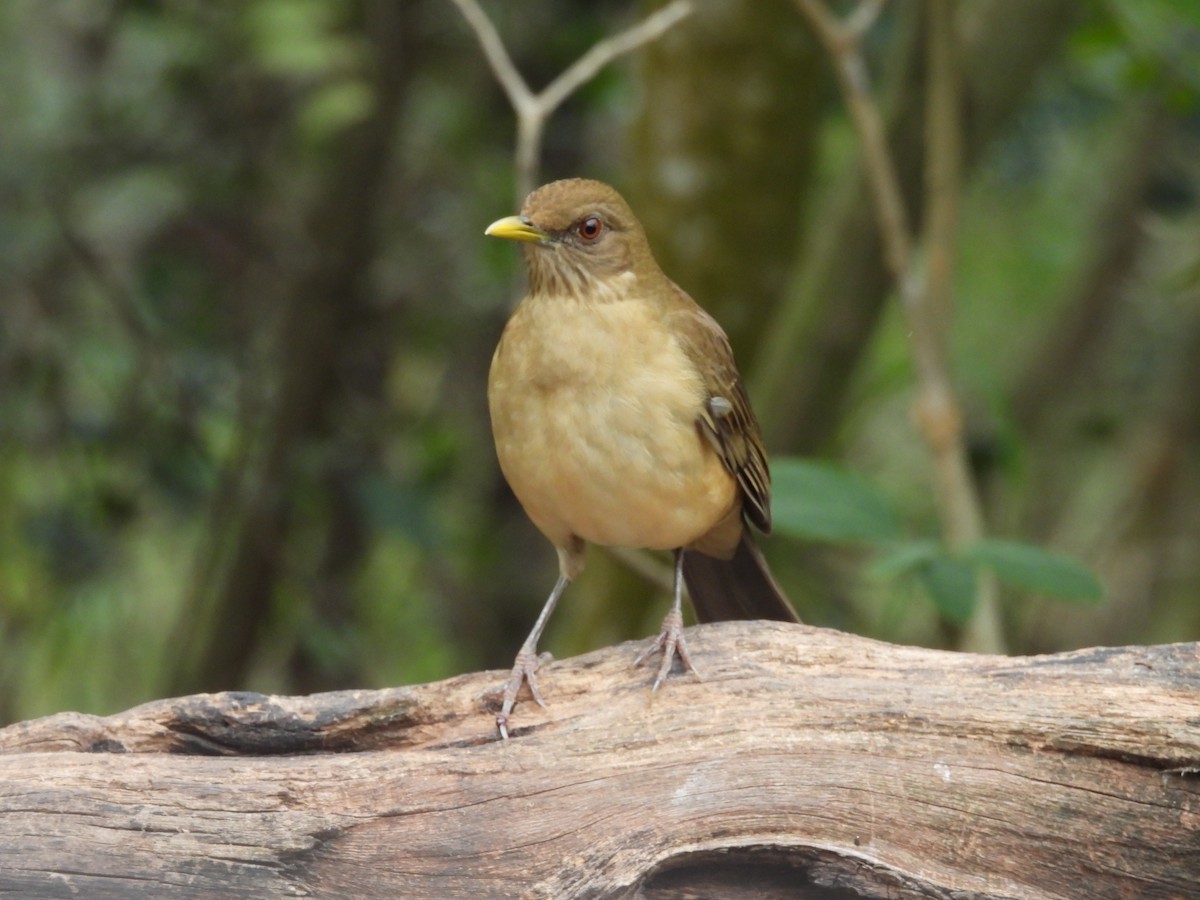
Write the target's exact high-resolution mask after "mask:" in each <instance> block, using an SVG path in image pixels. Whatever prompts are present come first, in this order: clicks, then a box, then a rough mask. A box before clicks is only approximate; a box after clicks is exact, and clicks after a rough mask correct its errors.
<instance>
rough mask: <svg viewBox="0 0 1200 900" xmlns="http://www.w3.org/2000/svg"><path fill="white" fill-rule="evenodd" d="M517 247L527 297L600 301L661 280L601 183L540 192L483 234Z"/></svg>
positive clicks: (624, 207)
mask: <svg viewBox="0 0 1200 900" xmlns="http://www.w3.org/2000/svg"><path fill="white" fill-rule="evenodd" d="M484 233H485V234H489V235H491V236H492V237H500V238H508V239H509V240H515V241H521V242H523V244H524V247H525V268H526V271H527V273H528V275H529V289H530V293H531V294H534V295H537V294H550V295H554V296H570V297H579V298H584V297H586V298H591V299H604V298H612V299H615V298H617V297H620V296H623V295H624V294H625V293H626V292H627V291H628V289H629V288H630V287H631V286H632V285H633V284H635V283H638V282H642V281H645V280H650V279H655V278H661V277H662V273H661V272H660V271H659V269H658V265H657V264H656V263H655V262H654V257H653V256H652V255H651V254H650V247H649V244H648V243H647V241H646V233H645V232H644V231H643V230H642V225H641V223H640V222H639V221H638V220H637V217H636V216H634V214H633V210H631V209H630V208H629V204H628V203H626V202H625V200H624V198H622V197H621V195H620V194H618V193H617V192H616V191H615V190H614V189H613V188H611V187H609V186H608V185H607V184H604V183H603V182H600V181H590V180H588V179H585V178H570V179H566V180H564V181H554V182H551V183H550V184H547V185H543V186H542V187H540V188H538V189H537V190H536V191H534V192H533V193H532V194H530V195H529V196H528V197H527V198H526V199H525V204H524V206H523V207H522V208H521V214H520V215H517V216H506V217H505V218H503V219H499V220H497V221H495V222H493V223H492V224H491V225H489V226H488V227H487V230H486V231H485V232H484Z"/></svg>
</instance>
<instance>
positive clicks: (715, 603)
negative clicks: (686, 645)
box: [683, 528, 800, 622]
mask: <svg viewBox="0 0 1200 900" xmlns="http://www.w3.org/2000/svg"><path fill="white" fill-rule="evenodd" d="M683 580H684V581H686V582H687V586H688V593H689V594H691V596H692V608H693V609H694V610H696V618H697V619H698V620H699V621H701V622H722V621H725V620H727V619H774V620H775V621H777V622H799V621H800V617H799V616H797V615H796V611H795V610H794V609H792V605H791V604H790V603H788V600H787V597H785V596H784V594H783V591H782V590H780V588H779V585H778V584H776V583H775V578H774V576H772V575H771V570H770V569H768V568H767V561H766V560H765V559H763V555H762V553H760V552H759V549H758V547H757V545H755V543H754V539H753V538H752V537H751V536H750V529H748V528H744V529H742V539H741V540H740V541H739V542H738V546H737V550H735V551H734V554H733V557H732V558H731V559H716V558H714V557H712V556H705V555H704V554H703V553H700V552H699V551H697V550H688V551H686V552H684V554H683Z"/></svg>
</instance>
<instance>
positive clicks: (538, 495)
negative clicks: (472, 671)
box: [486, 179, 799, 737]
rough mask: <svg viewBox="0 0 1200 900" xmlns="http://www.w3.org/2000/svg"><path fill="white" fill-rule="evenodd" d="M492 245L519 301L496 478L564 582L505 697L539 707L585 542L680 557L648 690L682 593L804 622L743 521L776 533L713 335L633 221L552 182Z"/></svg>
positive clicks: (609, 197)
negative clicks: (550, 635)
mask: <svg viewBox="0 0 1200 900" xmlns="http://www.w3.org/2000/svg"><path fill="white" fill-rule="evenodd" d="M486 233H487V234H489V235H492V236H494V237H501V238H509V239H511V240H516V241H521V242H523V243H522V247H523V249H524V251H525V267H526V271H527V273H528V276H529V294H528V296H526V297H525V298H524V299H523V300H522V301H521V302H520V304H519V305H518V306H517V308H516V310H515V311H514V312H513V314H512V318H510V319H509V321H508V325H507V326H506V327H505V329H504V334H503V335H502V336H501V338H500V344H499V346H497V347H496V353H495V356H494V357H493V358H492V369H491V374H490V376H489V379H488V404H489V406H490V408H491V416H492V432H493V434H494V436H495V439H496V453H497V455H498V456H499V458H500V468H501V469H502V470H503V472H504V476H505V478H507V479H508V483H509V485H511V487H512V489H513V492H514V493H515V494H516V496H517V499H518V500H519V501H520V502H521V505H522V506H523V507H524V508H525V512H526V513H528V515H529V518H530V519H532V520H533V523H534V524H535V525H536V526H537V527H538V529H539V530H540V531H541V532H542V534H544V535H545V536H546V537H547V538H549V540H550V542H551V543H553V544H554V547H555V549H556V550H557V551H558V568H559V577H558V582H557V583H556V584H555V585H554V590H553V591H551V592H550V597H549V599H548V600H547V601H546V605H545V607H544V608H543V609H542V612H541V615H539V616H538V619H537V622H536V623H535V624H534V626H533V630H532V631H531V632H530V634H529V637H528V639H527V640H526V641H525V643H524V644H523V645H522V647H521V650H520V652H519V653H518V654H517V658H516V662H515V664H514V665H513V670H512V675H511V677H510V678H509V680H508V681H507V683H506V684H505V686H504V701H503V706H502V708H501V712H500V714H499V715H498V716H497V725H498V726H499V729H500V733H501V735H502V736H504V737H507V736H508V719H509V715H510V714H511V713H512V708H513V706H514V704H515V703H516V699H517V694H518V692H519V691H520V689H521V685H522V683H525V682H527V683H528V684H529V689H530V692H531V693H532V694H533V698H534V700H536V701H537V702H538V703H539V704H541V705H542V706H544V705H545V704H544V703H543V702H542V698H541V695H540V693H539V692H538V687H537V680H536V677H535V673H536V671H537V667H538V656H537V643H538V638H539V637H540V636H541V633H542V630H543V628H544V627H545V625H546V622H547V620H549V618H550V615H551V613H552V612H553V610H554V606H555V604H556V603H557V602H558V599H559V597H560V596H561V595H562V593H563V590H564V589H565V588H566V586H567V584H568V583H569V582H570V581H571V580H572V579H574V578H575V577H576V576H578V575H579V573H580V571H581V570H582V569H583V558H584V544H585V542H587V541H591V542H592V543H596V544H602V545H607V546H615V547H638V548H652V549H659V550H673V551H675V602H674V604H673V605H672V607H671V611H670V612H669V613H668V614H667V617H666V619H665V620H664V621H663V626H662V631H661V633H660V634H659V636H658V638H657V639H656V640H655V641H654V643H653V644H652V645H651V646H650V647H649V648H648V649H647V650H646V652H645V653H643V654H642V655H641V656H639V657H638V660H637V661H638V662H641V661H642V660H643V659H644V658H645V657H647V656H648V655H650V654H652V653H654V652H657V651H658V650H662V651H663V659H662V664H661V666H660V668H659V671H658V677H657V678H656V679H655V681H654V687H655V688H656V689H657V688H658V686H659V684H661V683H662V681H663V679H664V678H665V677H666V675H667V674H668V672H669V671H670V669H671V666H672V664H673V662H674V658H675V656H676V655H678V656H679V657H680V660H681V662H682V663H683V665H684V666H685V668H687V669H690V670H692V671H693V672H695V667H694V666H693V665H692V662H691V659H690V658H689V656H688V651H687V645H686V643H685V642H684V639H683V635H682V628H683V616H682V612H681V610H680V600H681V597H682V585H683V582H684V581H686V582H687V586H688V590H689V592H690V594H691V598H692V605H693V606H694V607H695V610H696V616H697V618H698V619H699V620H700V621H701V622H711V621H717V620H721V619H778V620H781V621H787V622H792V621H799V620H798V619H797V617H796V614H795V612H793V610H792V608H791V606H790V605H789V604H788V602H787V600H786V599H785V598H784V596H783V593H782V592H781V591H780V589H779V586H778V585H777V584H776V583H775V580H774V579H773V578H772V577H771V573H770V571H769V570H768V569H767V566H766V563H765V561H764V560H763V558H762V556H761V554H760V553H759V551H758V548H757V547H755V545H754V542H753V540H752V539H751V536H750V532H749V530H748V529H747V528H746V525H745V522H746V520H749V521H750V522H752V523H753V524H754V525H756V526H758V528H759V529H761V530H762V531H764V532H767V531H769V530H770V528H771V511H770V499H771V497H770V494H771V482H770V475H769V473H768V470H767V458H766V454H765V453H764V452H763V447H762V437H761V435H760V433H759V428H758V422H757V421H756V420H755V418H754V413H753V412H752V411H751V409H750V401H749V400H748V399H747V397H746V391H745V389H744V388H743V386H742V381H741V378H740V377H739V375H738V372H737V368H736V366H735V365H734V361H733V351H732V350H731V349H730V347H729V340H728V338H726V336H725V332H724V331H722V330H721V326H720V325H718V324H717V322H716V321H715V320H714V319H713V318H712V317H711V316H710V315H709V314H708V313H706V312H705V311H704V310H703V309H701V308H700V307H699V306H697V305H696V303H695V301H693V300H692V298H691V297H689V296H688V295H687V294H685V293H684V292H683V291H682V290H681V289H680V288H679V287H677V286H676V285H675V283H674V282H672V281H671V280H670V279H669V278H667V276H666V275H664V274H663V272H662V270H661V269H660V268H659V267H658V264H657V263H656V262H655V261H654V257H653V256H652V255H651V253H650V246H649V244H648V242H647V240H646V234H645V232H644V231H643V230H642V226H641V224H640V223H639V222H638V220H637V218H636V217H635V216H634V214H633V211H632V210H631V209H630V208H629V205H628V204H627V203H626V202H625V201H624V200H623V199H622V198H621V196H620V195H619V194H618V193H617V192H616V191H615V190H613V189H612V188H611V187H609V186H608V185H606V184H602V183H600V182H598V181H588V180H584V179H570V180H566V181H556V182H554V183H552V184H548V185H545V186H544V187H541V188H539V189H538V190H536V191H534V192H533V193H532V194H530V195H529V197H528V199H527V200H526V201H525V205H524V208H523V209H522V210H521V214H520V215H519V216H509V217H507V218H504V219H500V220H499V221H497V222H493V223H492V224H491V225H489V226H488V228H487V231H486Z"/></svg>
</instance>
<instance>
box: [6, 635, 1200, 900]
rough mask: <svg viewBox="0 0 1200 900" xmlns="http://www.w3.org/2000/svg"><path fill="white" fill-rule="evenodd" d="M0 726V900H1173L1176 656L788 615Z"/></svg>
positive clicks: (1198, 699) (1187, 672)
mask: <svg viewBox="0 0 1200 900" xmlns="http://www.w3.org/2000/svg"><path fill="white" fill-rule="evenodd" d="M687 634H688V639H689V642H690V644H691V649H692V654H693V657H694V659H695V662H696V665H697V667H698V668H699V669H700V671H701V673H702V674H703V676H704V679H703V681H700V680H697V679H696V678H694V677H692V676H690V675H688V676H685V675H676V676H674V677H673V678H672V680H671V681H670V682H669V683H668V684H667V685H666V686H665V687H664V688H662V689H661V690H659V691H658V692H657V693H651V692H650V690H649V687H648V683H649V680H650V678H651V670H650V669H635V668H633V667H632V666H631V664H630V661H631V659H632V658H633V656H634V655H635V648H634V647H633V646H632V645H624V646H620V647H615V648H610V649H607V650H602V651H599V652H596V653H591V654H588V655H586V656H581V657H578V658H575V659H570V660H565V661H562V662H555V663H551V664H548V665H546V666H544V667H543V670H542V679H541V684H542V690H543V693H544V695H545V697H546V700H547V702H548V703H549V704H550V705H549V708H548V709H547V710H541V709H539V708H538V707H536V706H535V705H533V704H532V703H530V702H523V703H522V704H521V705H520V706H519V707H518V709H517V712H516V714H515V716H514V726H515V727H514V736H513V738H512V739H511V740H509V741H508V742H502V741H499V740H497V739H496V734H495V728H494V724H493V723H494V717H493V712H494V698H493V697H491V696H489V695H487V693H486V692H487V689H489V688H492V687H494V686H495V685H497V684H498V683H499V682H500V681H501V680H502V675H500V674H498V673H495V672H491V673H476V674H471V675H463V676H461V677H458V678H452V679H449V680H447V681H442V682H438V683H435V684H427V685H420V686H416V687H408V688H396V689H392V690H383V691H349V692H337V693H331V694H320V695H315V696H311V697H267V696H263V695H259V694H247V693H227V694H215V695H200V696H193V697H183V698H179V699H174V700H163V701H158V702H155V703H150V704H147V705H144V706H140V707H137V708H136V709H132V710H130V711H128V712H125V713H121V714H119V715H115V716H109V717H106V718H98V717H94V716H87V715H80V714H76V713H64V714H60V715H55V716H50V717H48V718H45V719H39V720H35V721H30V722H23V723H18V724H15V725H11V726H9V727H7V728H5V729H2V730H0V896H20V897H67V896H82V897H89V898H108V897H135V896H136V897H144V896H153V897H170V898H174V897H286V896H328V897H365V898H369V897H389V898H391V897H439V898H443V897H492V896H529V897H552V898H562V897H647V898H666V897H825V898H838V897H845V898H850V897H890V898H916V897H939V898H950V897H953V898H967V897H980V898H983V897H989V898H990V897H1006V898H1012V897H1021V898H1072V900H1077V898H1082V897H1087V898H1109V897H1112V898H1116V897H1148V898H1153V897H1173V898H1178V897H1200V644H1172V645H1165V646H1153V647H1121V648H1115V649H1091V650H1080V651H1076V652H1072V653H1063V654H1057V655H1053V656H1039V657H1027V658H1005V657H990V656H970V655H963V654H954V653H946V652H941V651H934V650H923V649H917V648H912V647H898V646H892V645H888V644H882V643H879V642H876V641H871V640H866V639H863V638H858V637H853V636H851V635H845V634H838V633H835V632H831V631H826V630H821V629H817V628H809V627H804V626H791V625H780V624H773V623H761V622H759V623H740V622H739V623H734V622H730V623H722V624H719V625H709V626H703V627H701V628H696V629H691V630H689V631H688V633H687Z"/></svg>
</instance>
